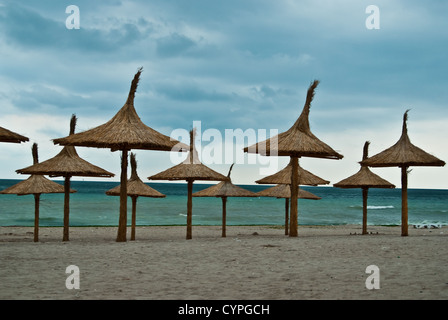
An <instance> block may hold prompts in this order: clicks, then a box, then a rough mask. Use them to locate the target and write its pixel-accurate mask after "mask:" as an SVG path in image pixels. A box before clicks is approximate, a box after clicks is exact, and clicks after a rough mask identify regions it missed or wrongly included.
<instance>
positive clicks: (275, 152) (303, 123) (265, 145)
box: [244, 80, 343, 237]
mask: <svg viewBox="0 0 448 320" xmlns="http://www.w3.org/2000/svg"><path fill="white" fill-rule="evenodd" d="M318 84H319V81H317V80H315V81H314V82H313V83H312V84H311V86H310V87H309V89H308V92H307V96H306V101H305V106H304V107H303V110H302V113H301V115H300V117H299V118H298V119H297V121H296V122H295V123H294V125H293V126H292V127H291V128H290V129H289V130H287V131H285V132H283V133H280V134H279V135H277V136H275V137H273V138H270V139H268V140H265V141H262V142H258V143H256V144H255V145H252V146H249V147H246V148H244V151H245V152H249V153H259V154H262V155H267V156H290V157H291V161H292V174H291V195H292V197H291V224H290V232H289V236H291V237H297V223H298V222H297V192H298V189H297V186H298V181H297V178H298V159H299V158H300V157H313V158H325V159H342V158H343V156H342V155H340V154H339V153H337V152H336V151H334V150H333V149H332V148H331V147H330V146H328V145H327V144H325V143H324V142H322V141H320V140H319V139H318V138H317V137H316V136H315V135H314V134H313V133H312V132H311V130H310V124H309V119H308V117H309V112H310V107H311V101H312V100H313V97H314V90H315V89H316V87H317V85H318Z"/></svg>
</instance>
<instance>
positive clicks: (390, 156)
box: [360, 110, 445, 236]
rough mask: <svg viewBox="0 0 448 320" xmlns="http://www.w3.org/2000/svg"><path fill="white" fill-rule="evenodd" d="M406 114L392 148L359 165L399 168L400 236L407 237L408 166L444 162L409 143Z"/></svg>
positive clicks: (438, 165)
mask: <svg viewBox="0 0 448 320" xmlns="http://www.w3.org/2000/svg"><path fill="white" fill-rule="evenodd" d="M408 112H409V110H406V112H405V113H404V116H403V127H402V132H401V137H400V139H399V140H398V142H397V143H395V144H394V145H393V146H392V147H390V148H388V149H386V150H384V151H382V152H380V153H378V154H376V155H374V156H372V157H370V158H368V159H366V160H363V161H361V162H360V163H361V165H363V166H369V167H400V168H401V235H402V236H407V235H408V168H409V167H410V166H437V167H443V166H444V165H445V161H442V160H440V159H438V158H436V157H435V156H433V155H431V154H429V153H427V152H425V151H423V150H422V149H420V148H418V147H416V146H415V145H413V144H412V143H411V140H410V139H409V136H408V127H407V120H408Z"/></svg>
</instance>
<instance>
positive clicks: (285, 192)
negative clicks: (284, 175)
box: [257, 184, 322, 235]
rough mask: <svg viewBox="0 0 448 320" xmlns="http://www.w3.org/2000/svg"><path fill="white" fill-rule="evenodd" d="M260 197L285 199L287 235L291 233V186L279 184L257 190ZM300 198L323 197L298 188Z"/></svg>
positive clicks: (317, 198)
mask: <svg viewBox="0 0 448 320" xmlns="http://www.w3.org/2000/svg"><path fill="white" fill-rule="evenodd" d="M257 195H259V196H260V197H276V198H284V199H285V235H288V234H289V228H288V227H289V199H290V198H291V186H290V185H287V184H278V185H276V186H274V187H271V188H267V189H264V190H262V191H259V192H257ZM297 198H298V199H308V200H320V199H322V198H321V197H318V196H316V195H315V194H312V193H311V192H308V191H306V190H303V189H300V188H298V190H297Z"/></svg>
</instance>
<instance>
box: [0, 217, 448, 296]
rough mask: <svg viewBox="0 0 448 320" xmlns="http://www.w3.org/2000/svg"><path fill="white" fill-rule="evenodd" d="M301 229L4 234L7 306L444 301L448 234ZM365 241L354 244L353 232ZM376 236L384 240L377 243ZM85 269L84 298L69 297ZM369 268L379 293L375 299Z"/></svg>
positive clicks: (16, 230) (1, 278)
mask: <svg viewBox="0 0 448 320" xmlns="http://www.w3.org/2000/svg"><path fill="white" fill-rule="evenodd" d="M368 230H369V231H370V232H373V233H375V234H370V235H364V236H362V235H359V233H360V232H361V226H335V227H333V226H326V227H322V226H315V227H312V226H306V227H305V226H299V236H298V237H297V238H291V237H288V236H285V235H284V230H283V228H282V227H269V226H228V227H227V238H221V228H220V227H210V226H193V239H192V240H185V231H186V230H185V227H183V226H174V227H173V226H170V227H161V226H160V227H138V228H137V232H136V238H137V240H136V241H129V234H130V231H129V230H128V241H127V242H124V243H123V242H122V243H117V242H115V237H116V233H117V228H116V227H71V228H70V241H69V242H62V241H61V240H62V228H54V227H53V228H48V227H46V228H40V233H39V235H40V239H39V240H40V241H39V242H38V243H34V242H33V233H32V232H33V229H32V228H28V227H0V299H175V300H177V299H201V300H202V299H206V300H209V299H218V300H221V299H232V300H235V299H236V300H247V299H256V300H258V299H263V300H264V299H272V300H278V299H282V300H290V299H294V300H296V299H447V298H448V254H447V253H448V228H447V227H444V228H441V229H413V228H412V227H410V229H409V236H408V237H401V236H400V232H401V229H400V227H378V226H371V227H369V229H368ZM355 232H356V233H358V234H357V235H350V233H355ZM376 232H378V234H376ZM69 265H76V266H78V267H79V272H80V273H79V279H80V289H72V290H69V289H67V288H66V284H65V282H66V279H67V277H68V276H69V274H66V273H65V271H66V268H67V266H69ZM369 265H376V266H378V268H379V272H380V288H379V289H372V290H368V289H367V288H366V279H367V278H368V277H369V275H370V274H367V273H366V268H367V266H369Z"/></svg>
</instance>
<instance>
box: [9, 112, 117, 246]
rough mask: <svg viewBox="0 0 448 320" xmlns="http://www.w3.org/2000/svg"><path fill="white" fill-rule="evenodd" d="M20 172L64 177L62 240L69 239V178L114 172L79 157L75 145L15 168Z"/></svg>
mask: <svg viewBox="0 0 448 320" xmlns="http://www.w3.org/2000/svg"><path fill="white" fill-rule="evenodd" d="M75 127H76V116H75V115H73V116H72V118H71V121H70V134H71V135H73V134H74V133H75ZM16 172H17V173H21V174H41V175H49V176H50V177H64V192H65V197H64V233H63V238H62V241H68V240H69V216H70V192H69V190H70V179H71V177H74V176H80V177H103V178H110V177H113V176H114V174H113V173H111V172H109V171H106V170H104V169H101V168H100V167H97V166H95V165H93V164H91V163H90V162H87V161H86V160H84V159H82V158H80V157H79V155H78V153H77V152H76V149H75V147H73V146H66V147H64V148H63V149H62V150H61V152H59V153H58V154H57V155H56V156H55V157H53V158H51V159H48V160H46V161H44V162H41V163H36V164H34V165H32V166H30V167H26V168H24V169H20V170H16Z"/></svg>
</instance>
